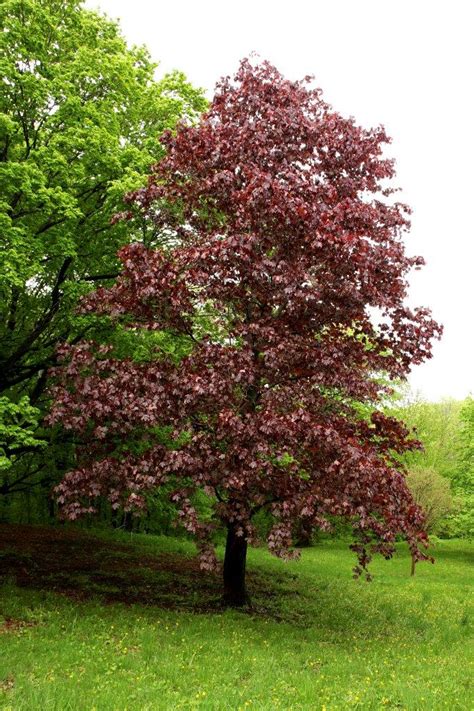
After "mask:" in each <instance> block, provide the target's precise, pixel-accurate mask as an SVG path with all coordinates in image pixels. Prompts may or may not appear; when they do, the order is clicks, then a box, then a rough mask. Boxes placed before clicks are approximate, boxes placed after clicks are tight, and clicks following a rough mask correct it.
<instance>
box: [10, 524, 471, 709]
mask: <svg viewBox="0 0 474 711" xmlns="http://www.w3.org/2000/svg"><path fill="white" fill-rule="evenodd" d="M101 540H102V541H103V540H104V535H102V537H101ZM114 540H116V541H117V540H119V541H120V543H121V548H120V551H119V552H118V556H119V557H118V558H117V559H116V561H117V560H119V558H120V559H122V560H123V561H124V563H127V562H128V564H129V565H135V567H138V562H135V563H134V562H133V561H134V560H135V558H134V556H135V557H136V556H142V560H143V556H145V559H147V560H148V559H149V558H150V557H151V556H153V555H154V554H155V553H157V552H162V551H164V550H165V551H168V553H169V554H170V556H171V555H172V556H173V557H176V559H177V560H178V566H179V560H180V558H179V557H180V556H183V566H184V562H185V561H186V560H187V559H188V557H189V555H190V554H191V550H192V547H191V545H190V544H189V543H187V542H185V541H177V540H173V539H165V538H157V537H151V536H150V537H145V536H134V537H133V541H130V537H128V538H127V536H126V535H125V534H124V535H122V536H120V537H119V538H117V537H116V538H115V539H114ZM110 545H111V546H112V543H111V544H110ZM473 552H474V546H473V545H472V544H469V543H466V542H459V541H448V542H442V543H441V542H440V543H437V544H436V546H435V550H434V554H435V556H436V563H435V565H430V564H421V565H419V566H418V568H417V573H416V576H415V577H414V578H410V576H409V568H410V563H409V557H408V555H407V554H406V552H404V551H403V549H400V553H399V554H398V555H397V556H396V557H395V558H394V559H393V560H392V561H389V562H387V561H384V560H380V561H376V562H375V563H374V564H373V566H372V572H373V573H374V580H373V582H372V583H366V582H365V581H363V580H353V579H352V577H351V568H352V566H353V564H354V558H353V555H352V554H351V553H350V552H349V551H348V550H347V547H346V545H345V544H343V543H325V544H323V545H321V546H318V547H315V548H312V549H308V550H305V551H303V554H302V559H301V561H299V562H292V563H283V562H281V561H278V560H276V559H274V558H272V557H270V556H269V555H268V554H267V553H266V552H265V551H264V550H253V551H251V553H250V560H249V571H250V576H249V577H250V588H251V592H252V589H253V600H254V610H253V611H251V612H239V611H229V610H227V611H222V610H219V608H218V607H217V606H215V609H212V605H213V600H214V601H215V598H216V595H217V594H218V588H217V587H216V586H217V585H218V581H217V580H216V579H215V578H212V579H211V582H209V579H208V584H207V587H201V581H200V578H199V576H195V577H192V576H191V577H189V576H188V577H187V578H186V579H185V578H183V581H184V582H183V586H184V587H182V586H180V585H176V600H175V601H174V602H175V604H176V607H175V609H171V608H170V604H173V600H172V599H171V592H170V590H171V589H172V588H170V587H169V585H170V584H173V580H171V582H170V580H169V578H170V575H169V572H168V574H167V575H164V574H163V572H160V570H158V569H157V570H155V569H153V570H144V572H143V577H142V578H140V579H138V578H136V580H135V586H136V587H135V589H134V591H135V593H136V594H134V595H133V596H132V597H133V599H134V600H137V599H138V600H139V599H140V594H141V589H142V588H141V587H140V586H145V583H146V586H148V587H146V590H149V586H150V585H151V587H152V588H153V586H154V585H155V586H156V589H157V590H161V589H162V587H163V586H165V588H166V591H167V596H165V597H164V598H163V604H162V605H161V604H160V603H159V599H158V601H157V600H155V602H154V604H147V605H141V604H140V603H139V602H138V603H137V602H134V604H132V605H126V604H123V603H117V602H110V597H109V596H110V594H112V596H113V594H114V593H115V592H116V588H117V585H118V584H119V583H118V582H117V580H115V582H114V585H112V586H111V584H110V581H109V580H107V579H106V580H104V582H103V586H102V588H101V585H100V582H97V579H94V580H95V583H94V587H93V589H92V594H93V596H92V597H89V598H87V599H79V600H75V599H71V597H70V596H69V597H68V596H66V595H61V594H58V593H54V592H51V591H49V590H48V589H46V588H45V586H44V585H43V584H42V585H41V586H39V587H41V588H42V589H37V588H38V586H37V587H36V588H34V587H33V588H31V587H28V588H24V587H21V588H19V587H16V585H14V584H13V583H12V582H10V583H8V582H7V583H6V584H5V585H4V586H3V587H2V588H1V589H0V629H1V623H2V616H3V618H4V620H7V624H6V625H5V624H4V627H3V632H0V689H1V690H0V708H2V709H11V710H12V711H23V710H25V711H26V710H28V711H35V710H36V709H38V710H39V709H41V710H43V709H44V710H48V711H50V710H51V711H53V710H57V711H66V710H68V709H71V710H74V711H82V710H84V711H92V710H93V709H96V710H97V711H109V710H110V711H112V710H114V711H126V710H127V709H128V710H130V711H131V710H132V709H133V710H134V711H142V710H143V711H145V710H147V709H150V710H155V709H157V710H159V709H163V710H168V709H169V710H172V709H202V710H207V709H209V710H211V709H231V710H234V709H235V710H237V709H266V710H267V709H268V710H273V709H294V710H295V711H296V710H297V709H308V711H309V710H311V711H312V710H313V709H314V710H322V709H326V710H327V711H329V710H330V709H331V710H332V709H363V710H364V711H365V710H366V709H408V710H410V711H411V710H412V709H427V710H430V711H431V710H436V709H448V710H449V711H455V710H456V709H472V708H474V705H473V702H472V698H473V691H472V660H473V659H472V646H471V644H470V643H472V637H471V636H470V634H471V632H472V620H473V605H472V599H470V593H471V588H470V583H472V580H473V578H472V567H471V568H470V567H469V566H470V565H471V566H472V556H473ZM147 556H148V558H146V557H147ZM173 559H174V558H173ZM138 560H140V558H136V561H138ZM31 561H32V562H31V564H32V565H33V564H34V556H32V558H31ZM24 562H25V561H24ZM117 569H118V568H117V562H115V568H114V570H117ZM183 569H184V568H183ZM69 575H70V576H72V572H71V571H70V572H69ZM91 575H92V573H91V570H88V571H87V570H86V571H84V569H83V570H82V572H78V573H77V574H75V577H74V576H72V578H71V579H70V581H69V583H70V585H72V586H74V585H77V586H79V588H81V589H82V590H83V591H84V588H85V587H86V588H87V585H88V584H89V583H90V582H91V580H92V577H91ZM183 575H184V573H183ZM122 576H123V579H124V580H125V577H126V567H125V568H124V569H123V571H122ZM178 578H179V575H178ZM51 580H52V582H53V583H54V576H53V577H52V578H51ZM118 580H119V579H118ZM144 581H145V582H144ZM193 581H194V582H193ZM178 582H179V581H178ZM55 584H56V583H54V585H55ZM193 585H194V586H195V589H194V590H193V589H192V586H193ZM166 586H168V587H166ZM110 587H112V588H113V590H112V591H110V589H109V588H110ZM165 588H163V590H164V589H165ZM143 591H145V587H143ZM132 592H133V591H132ZM143 594H144V600H147V601H149V600H150V598H149V592H147V593H146V594H145V592H143ZM199 610H204V611H199ZM470 665H471V666H470Z"/></svg>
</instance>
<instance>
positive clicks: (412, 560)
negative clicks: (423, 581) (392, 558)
mask: <svg viewBox="0 0 474 711" xmlns="http://www.w3.org/2000/svg"><path fill="white" fill-rule="evenodd" d="M415 566H416V560H415V556H413V555H412V557H411V570H410V575H415Z"/></svg>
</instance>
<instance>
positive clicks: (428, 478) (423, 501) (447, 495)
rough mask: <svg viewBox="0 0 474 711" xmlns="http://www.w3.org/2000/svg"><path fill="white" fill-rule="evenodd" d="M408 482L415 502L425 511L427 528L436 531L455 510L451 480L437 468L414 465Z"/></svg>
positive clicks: (429, 530) (409, 473)
mask: <svg viewBox="0 0 474 711" xmlns="http://www.w3.org/2000/svg"><path fill="white" fill-rule="evenodd" d="M407 483H408V486H409V488H410V491H411V493H412V495H413V498H414V500H415V502H416V503H417V504H418V506H420V507H421V508H422V509H423V511H424V513H425V517H426V530H427V531H428V532H429V533H433V532H436V530H437V526H438V525H439V524H440V522H441V521H442V520H443V518H444V517H445V516H446V515H447V514H448V513H450V512H451V511H452V510H453V498H452V496H451V487H450V485H449V481H448V480H447V479H445V478H444V477H442V476H441V474H438V472H437V471H436V470H435V469H427V468H423V467H413V468H412V469H411V470H410V471H409V472H408V476H407Z"/></svg>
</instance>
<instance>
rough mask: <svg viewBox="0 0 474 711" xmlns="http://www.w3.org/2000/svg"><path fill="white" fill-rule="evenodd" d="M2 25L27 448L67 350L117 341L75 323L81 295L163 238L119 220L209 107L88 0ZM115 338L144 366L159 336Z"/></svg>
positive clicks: (12, 322)
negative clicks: (88, 339) (179, 133)
mask: <svg viewBox="0 0 474 711" xmlns="http://www.w3.org/2000/svg"><path fill="white" fill-rule="evenodd" d="M0 25H1V27H2V31H1V32H0V73H1V76H2V82H1V83H0V196H1V197H0V251H1V255H2V268H1V270H0V393H3V395H4V397H6V398H8V399H9V400H10V401H11V403H12V405H11V407H12V408H13V409H12V410H11V412H13V411H14V408H15V407H16V406H15V403H18V402H20V401H21V403H22V405H21V408H22V410H23V412H24V413H25V417H24V420H23V423H21V422H20V420H18V418H17V431H16V434H15V437H16V441H17V442H18V443H19V442H20V441H21V436H20V433H19V429H21V428H24V429H25V433H24V435H22V437H23V441H22V444H23V445H24V446H27V447H30V446H33V442H32V439H31V438H33V437H34V432H35V427H34V418H33V415H34V417H35V418H36V420H37V419H38V413H37V412H36V411H34V410H30V409H28V407H29V406H28V400H27V399H25V398H27V397H29V398H30V400H29V402H30V404H31V405H33V406H37V407H39V408H40V410H41V411H44V409H45V407H46V406H47V402H45V400H44V397H43V393H44V391H45V387H46V385H47V382H48V380H47V368H48V367H49V366H51V365H54V362H55V357H54V353H55V349H56V346H57V345H58V344H59V343H61V342H64V341H66V340H74V339H78V338H80V337H83V336H84V335H85V334H86V333H89V332H93V331H94V329H96V330H97V329H98V328H99V329H103V330H104V329H105V330H107V329H108V332H109V335H110V330H111V328H110V324H109V325H104V324H103V323H102V324H101V323H94V322H93V321H92V320H91V319H89V320H87V319H84V317H82V316H78V315H77V314H76V313H75V307H76V304H77V301H78V299H79V297H80V296H81V295H83V294H85V293H87V292H88V291H90V289H91V288H93V286H94V285H101V284H107V283H110V279H112V278H114V276H116V274H117V271H118V261H117V257H116V253H117V250H118V249H119V248H120V247H121V246H122V245H123V244H125V243H127V242H128V241H130V240H131V239H132V240H138V239H139V240H143V241H145V242H146V243H147V244H154V245H159V244H160V243H161V241H162V240H163V239H164V237H163V235H160V234H158V233H156V232H154V231H153V228H152V227H150V226H149V225H148V224H147V223H145V221H144V220H142V219H141V218H138V217H136V218H135V219H132V221H131V222H128V223H124V222H123V221H119V222H116V223H113V224H112V222H111V218H112V216H113V215H114V214H115V213H117V212H120V211H123V210H125V209H128V207H127V205H126V204H125V203H124V200H123V196H124V194H125V193H127V192H129V191H131V190H135V189H137V188H140V187H142V186H143V185H145V183H146V180H147V175H148V172H149V168H150V165H151V164H153V163H155V162H156V161H157V160H159V158H160V157H161V156H162V155H163V147H162V145H161V143H160V140H159V137H160V135H161V133H162V132H163V131H164V130H166V129H174V127H175V126H176V124H177V122H178V121H180V120H185V121H188V122H192V121H194V120H196V118H197V116H198V115H199V114H200V113H201V112H202V111H203V110H204V109H205V108H206V101H205V99H204V97H203V94H202V92H201V91H200V90H197V89H195V88H194V87H192V86H191V85H190V84H189V83H188V82H187V81H186V78H185V77H184V75H183V74H182V73H180V72H173V73H172V74H168V75H166V76H164V77H163V78H161V79H160V80H157V79H156V78H155V73H156V64H154V63H153V62H152V61H151V59H150V56H149V54H148V51H147V50H146V49H145V48H143V47H133V48H129V47H128V46H127V44H126V42H125V39H124V38H123V36H122V35H121V32H120V29H119V27H118V25H117V24H116V23H115V22H112V21H111V20H110V19H108V18H106V17H104V16H102V15H100V14H98V13H96V12H92V11H90V10H87V9H85V8H84V7H83V3H82V2H81V0H61V2H56V0H3V1H2V2H1V3H0ZM114 338H115V341H116V342H117V343H118V341H119V340H120V338H122V341H123V342H122V343H121V346H120V347H121V349H122V351H124V350H126V349H128V350H129V351H130V352H131V354H132V356H133V357H137V358H140V357H147V352H148V350H149V348H150V341H151V340H152V336H150V337H149V340H148V342H147V343H144V342H143V340H144V339H143V338H142V339H141V340H140V342H137V343H135V342H134V343H133V344H132V343H130V342H127V343H125V342H124V340H123V339H124V335H123V333H121V334H118V333H117V334H115V335H114ZM156 338H158V337H156ZM161 339H162V341H163V343H162V345H163V346H164V348H172V347H174V346H172V345H171V344H169V343H164V342H165V341H166V336H162V337H161ZM176 347H177V349H178V350H179V347H180V346H179V345H178V346H176ZM20 398H21V400H20ZM7 410H8V408H7ZM7 410H4V412H5V417H7V419H6V420H5V421H4V422H3V420H2V414H1V413H0V422H2V425H0V426H2V427H4V428H8V427H11V424H9V420H8V417H9V415H8V413H7ZM37 434H38V435H39V436H40V438H41V435H42V437H43V439H45V438H46V439H47V440H48V441H49V434H48V433H46V432H43V433H37ZM4 456H5V455H4ZM6 456H8V455H6ZM34 468H37V467H36V466H35V467H34ZM19 474H20V476H21V477H23V474H24V471H23V470H22V471H21V472H19Z"/></svg>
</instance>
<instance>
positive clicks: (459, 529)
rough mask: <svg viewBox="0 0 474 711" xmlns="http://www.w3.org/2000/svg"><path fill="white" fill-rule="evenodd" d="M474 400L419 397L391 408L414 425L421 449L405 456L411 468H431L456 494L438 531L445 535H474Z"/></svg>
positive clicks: (439, 533)
mask: <svg viewBox="0 0 474 711" xmlns="http://www.w3.org/2000/svg"><path fill="white" fill-rule="evenodd" d="M473 403H474V401H473V400H472V398H468V399H467V400H465V401H464V402H463V401H455V400H444V401H443V402H440V403H431V402H425V401H422V400H416V401H415V402H411V403H409V404H406V405H405V406H399V407H397V408H393V406H392V407H391V408H389V413H390V414H392V415H395V416H396V417H399V418H400V419H402V420H403V421H404V422H405V423H406V424H407V425H408V426H409V427H411V428H415V436H416V437H417V438H418V439H419V440H420V441H421V442H422V444H423V450H422V451H413V452H409V453H407V454H405V455H404V457H403V459H404V462H405V464H406V466H407V468H408V469H409V470H417V469H420V470H429V471H431V472H433V473H434V474H433V475H440V476H442V477H443V478H444V479H445V480H446V481H447V482H448V485H449V486H450V489H451V491H452V495H453V505H452V508H451V511H450V512H449V513H448V512H447V513H446V514H445V515H444V516H442V517H441V518H440V520H439V521H438V523H437V525H436V527H435V530H436V532H437V533H438V535H441V536H443V537H450V538H452V537H454V538H456V537H472V536H474V463H473V462H474V424H473V423H474V406H473Z"/></svg>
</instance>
